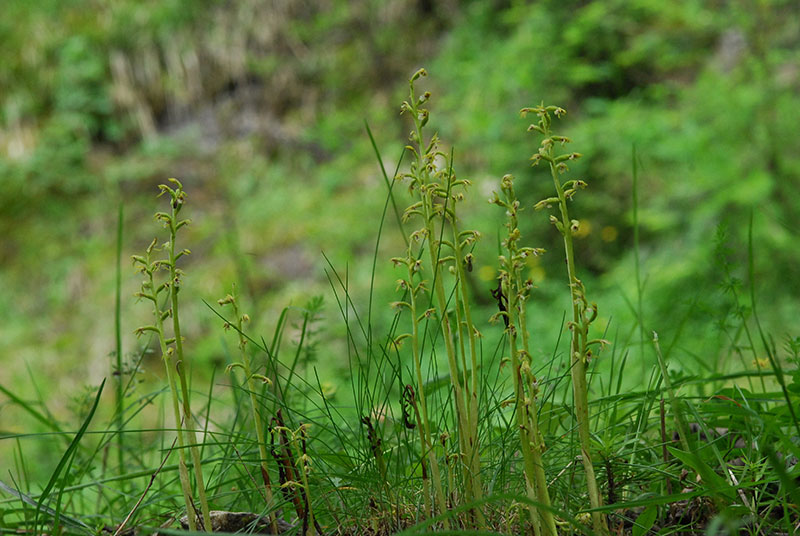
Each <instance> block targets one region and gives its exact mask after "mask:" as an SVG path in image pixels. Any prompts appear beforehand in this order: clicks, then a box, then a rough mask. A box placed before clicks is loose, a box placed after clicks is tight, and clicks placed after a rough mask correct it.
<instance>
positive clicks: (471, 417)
mask: <svg viewBox="0 0 800 536" xmlns="http://www.w3.org/2000/svg"><path fill="white" fill-rule="evenodd" d="M425 75H426V73H425V70H424V69H420V70H419V71H417V72H416V73H415V74H414V76H413V77H412V78H411V80H410V83H409V100H408V101H405V102H403V105H402V107H401V110H402V112H408V113H409V114H410V115H411V116H412V119H413V122H414V130H413V131H412V133H411V135H410V138H409V139H410V141H411V144H410V145H409V146H408V150H409V151H410V152H411V153H413V155H414V160H413V161H412V163H411V171H410V172H409V173H405V174H403V175H401V176H399V177H400V178H408V179H410V182H411V186H410V190H411V191H412V192H414V191H416V196H417V198H418V201H417V202H415V203H414V204H413V205H411V206H410V207H408V209H406V211H405V213H404V215H403V217H404V219H405V220H408V219H409V218H410V217H411V216H418V217H419V218H420V219H421V220H422V228H420V229H418V230H417V231H415V232H414V233H412V235H411V236H412V239H413V240H412V241H417V242H424V245H425V249H427V251H428V261H429V263H430V269H431V277H432V278H433V279H432V283H431V284H432V287H433V288H432V289H431V293H432V297H431V302H432V303H435V306H434V307H432V308H430V309H428V310H427V311H425V313H424V315H425V316H430V315H431V314H436V315H437V316H438V319H439V328H440V330H441V334H442V338H443V339H444V344H445V353H446V355H447V363H448V367H449V370H450V375H449V376H450V384H451V389H452V392H453V398H454V399H455V409H456V426H457V429H458V445H459V459H460V460H461V474H462V476H463V489H464V495H465V498H466V500H467V501H468V502H474V501H478V500H480V499H481V497H482V494H483V492H482V486H481V482H480V454H479V452H480V448H479V447H480V446H479V444H478V432H477V422H478V419H477V413H478V411H477V378H476V376H475V375H476V374H477V357H476V351H475V347H476V343H475V332H474V327H473V326H472V319H471V316H470V312H469V305H468V304H467V303H466V296H467V294H466V286H465V284H464V283H463V280H464V277H463V271H462V269H461V267H460V266H459V264H460V263H461V262H462V261H463V258H462V256H461V255H462V252H461V249H460V248H461V244H460V240H462V239H463V238H462V237H459V235H458V232H457V227H456V223H455V222H456V217H455V209H454V205H455V202H456V201H457V200H459V199H460V198H461V197H463V194H458V195H454V194H453V192H452V188H453V187H454V186H459V185H466V184H467V182H466V181H456V180H455V174H454V173H453V170H452V168H451V167H449V164H447V163H448V162H452V157H451V158H450V159H449V160H448V158H447V155H445V154H443V153H442V152H440V151H439V149H438V137H437V136H436V135H433V136H432V137H431V138H430V139H429V140H426V139H425V137H424V135H423V127H424V126H425V125H426V124H427V122H428V110H426V109H424V108H422V107H421V106H422V105H423V104H424V103H425V102H427V100H428V99H429V98H430V93H428V92H426V93H424V94H423V95H420V96H419V97H417V95H416V94H415V91H414V82H415V81H416V80H417V79H418V78H419V77H421V76H425ZM439 159H444V161H445V164H446V167H442V166H439V165H438V162H437V160H439ZM451 201H452V204H451ZM437 221H438V222H439V223H438V225H437ZM448 222H449V223H450V225H451V226H452V230H453V231H454V232H455V235H454V237H455V238H454V240H453V242H450V241H449V240H444V239H443V236H444V229H445V227H446V226H447V224H448ZM471 237H472V240H474V239H475V238H477V233H472V234H471ZM445 247H446V248H449V249H450V252H451V254H450V255H449V256H448V255H443V254H444V253H445V249H444V248H445ZM397 261H399V262H400V263H406V264H408V265H409V266H413V267H414V269H415V271H416V270H418V269H420V267H421V261H420V260H419V259H415V258H412V257H411V254H410V253H409V254H408V255H407V257H406V259H395V262H397ZM450 263H452V264H454V265H455V266H451V268H450V271H451V273H453V274H454V275H455V276H456V288H455V292H454V294H453V295H454V296H455V312H456V318H457V322H458V325H457V326H455V327H453V326H452V325H451V321H450V317H449V315H448V310H447V306H448V300H447V296H446V292H445V287H444V273H445V271H444V270H443V266H444V265H446V264H450ZM459 279H460V280H461V281H459ZM408 284H409V286H410V285H411V284H412V283H411V281H409V282H408ZM412 290H413V289H412ZM415 299H416V298H415ZM401 304H402V305H404V306H409V308H410V304H409V303H405V302H401ZM416 305H417V302H414V310H413V313H414V316H415V321H416V319H417V316H416ZM462 319H463V321H464V325H466V326H467V328H466V329H467V331H468V333H469V335H468V337H467V339H468V340H469V342H470V346H471V350H470V360H471V361H472V363H473V367H472V377H471V378H470V379H468V378H467V376H466V374H467V371H466V368H467V367H466V351H465V347H464V339H463V337H459V347H458V348H457V347H456V343H455V333H457V332H459V331H460V330H461V329H462ZM415 333H416V332H415ZM412 338H417V339H418V336H415V335H412ZM415 352H416V355H417V357H416V359H417V363H418V361H419V350H418V349H416V350H415ZM459 357H460V358H461V359H462V365H461V366H459V362H458V361H459ZM416 366H417V365H416V364H415V367H416ZM462 369H463V370H462ZM417 370H418V371H419V367H417ZM417 381H418V383H419V386H420V391H422V383H421V381H422V377H421V371H419V372H418V374H417ZM470 384H471V388H470V387H469V386H470ZM465 390H466V391H467V393H465ZM421 404H422V406H423V412H424V414H425V415H427V409H426V408H425V404H424V402H422V399H421ZM424 419H425V421H427V416H425V417H424ZM429 434H430V432H428V438H427V439H426V442H428V441H429V440H430V439H429ZM423 448H427V445H424V446H423ZM429 451H430V449H429ZM445 452H446V451H445ZM445 455H446V454H445ZM431 468H432V470H433V471H436V469H435V468H434V465H433V464H432V466H431ZM437 495H438V492H437ZM471 514H472V515H473V516H474V521H475V525H476V526H477V527H478V528H483V527H484V526H485V519H484V515H483V512H482V510H481V508H474V509H472V511H471Z"/></svg>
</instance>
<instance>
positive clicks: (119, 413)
mask: <svg viewBox="0 0 800 536" xmlns="http://www.w3.org/2000/svg"><path fill="white" fill-rule="evenodd" d="M122 221H123V212H122V202H120V204H119V209H118V212H117V270H116V281H115V287H116V296H115V303H114V339H115V343H116V345H115V361H116V363H115V364H116V373H117V383H116V391H115V395H116V396H115V398H116V400H115V402H116V414H115V417H116V418H115V420H116V424H117V465H118V469H117V470H118V471H122V470H123V467H125V458H124V450H123V445H124V441H123V438H122V428H123V427H124V419H123V413H124V398H125V389H124V387H123V374H122V315H121V311H122Z"/></svg>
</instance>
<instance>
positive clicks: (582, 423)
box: [548, 149, 608, 534]
mask: <svg viewBox="0 0 800 536" xmlns="http://www.w3.org/2000/svg"><path fill="white" fill-rule="evenodd" d="M548 156H550V173H551V175H552V177H553V184H554V185H555V188H556V192H557V195H558V205H559V209H560V212H561V225H562V227H563V228H562V229H561V234H562V236H563V237H564V250H565V251H566V257H567V277H568V278H569V288H570V296H571V298H572V322H573V324H572V330H571V331H572V338H571V341H570V370H571V375H572V392H573V400H574V405H575V418H576V420H577V421H578V440H579V441H580V445H581V461H582V462H583V468H584V471H585V472H586V487H587V489H588V492H589V504H590V505H591V507H592V508H600V507H602V506H603V499H602V497H601V495H600V489H599V488H598V486H597V479H596V478H595V474H594V465H593V464H592V458H591V432H590V429H589V400H588V398H589V395H588V391H589V389H588V385H587V383H586V340H585V339H586V335H585V333H584V332H583V330H582V328H581V326H582V324H583V322H582V318H581V314H582V311H581V306H580V304H581V302H582V300H583V299H584V298H583V296H580V295H579V293H578V285H579V284H580V283H579V280H578V277H577V275H576V272H575V253H574V250H573V244H572V224H571V221H570V219H569V212H568V210H567V199H566V196H565V195H564V189H563V188H562V186H561V182H560V181H559V179H558V171H557V169H556V166H555V164H554V163H553V160H552V149H550V150H549V155H548ZM592 525H593V526H594V530H595V531H597V532H599V533H600V534H608V524H607V522H606V519H605V516H604V515H603V514H602V513H600V512H592Z"/></svg>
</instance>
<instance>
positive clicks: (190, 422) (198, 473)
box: [169, 201, 211, 532]
mask: <svg viewBox="0 0 800 536" xmlns="http://www.w3.org/2000/svg"><path fill="white" fill-rule="evenodd" d="M171 205H172V217H171V218H170V222H169V227H170V241H169V275H170V282H169V292H170V301H171V304H172V328H173V335H174V336H175V357H176V361H175V369H176V370H177V372H178V379H179V380H180V384H181V392H182V394H183V420H184V424H185V426H186V433H187V436H188V439H189V443H190V444H189V451H190V452H191V456H192V463H193V466H194V474H195V480H196V481H197V495H198V497H199V499H200V510H201V512H202V514H203V529H204V530H205V531H207V532H210V531H211V515H210V509H209V507H208V499H207V498H206V488H205V483H204V481H203V468H202V464H201V460H200V449H199V448H198V446H197V435H196V433H195V423H194V415H193V414H192V409H191V404H190V397H189V385H188V381H187V379H186V372H185V366H184V363H185V361H184V355H183V338H182V337H181V324H180V319H179V316H178V292H179V290H180V283H181V281H180V276H181V274H180V273H179V271H178V269H177V267H176V262H177V260H178V258H177V255H176V253H175V241H176V238H177V232H178V225H179V221H178V210H179V208H180V204H179V203H176V202H174V201H173V203H172V204H171ZM176 207H177V208H176Z"/></svg>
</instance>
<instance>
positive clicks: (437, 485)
mask: <svg viewBox="0 0 800 536" xmlns="http://www.w3.org/2000/svg"><path fill="white" fill-rule="evenodd" d="M408 259H409V261H411V259H413V257H412V255H411V247H410V246H409V249H408ZM408 281H409V287H410V288H409V295H410V300H409V305H410V309H411V352H412V354H413V357H414V371H415V372H416V375H417V395H418V397H419V406H420V413H421V421H422V429H421V430H420V441H421V442H422V445H421V446H422V455H423V456H427V457H428V464H429V465H430V469H431V476H432V478H433V486H434V490H435V492H436V502H437V503H438V505H439V510H440V513H444V512H446V511H447V501H446V500H445V495H444V489H443V487H442V476H441V471H440V469H439V461H438V460H437V459H436V454H435V452H434V450H433V444H432V441H431V427H430V421H429V420H428V404H427V402H426V400H425V384H424V383H423V378H422V359H421V358H420V351H419V320H418V318H417V293H416V290H415V288H414V270H413V269H412V265H411V264H409V266H408ZM423 484H424V483H423ZM426 497H427V491H426ZM449 524H450V522H449V520H447V519H445V521H444V525H445V528H449Z"/></svg>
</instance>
